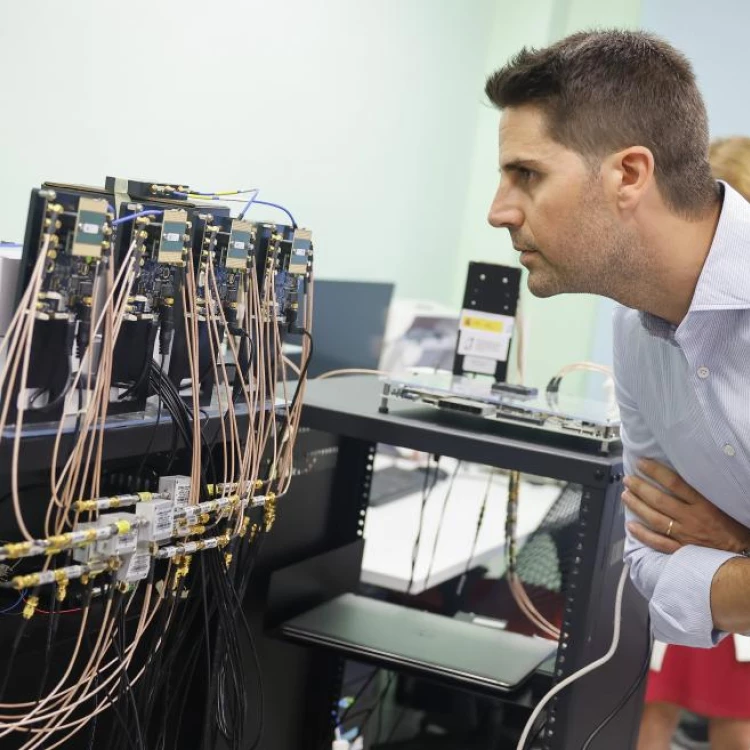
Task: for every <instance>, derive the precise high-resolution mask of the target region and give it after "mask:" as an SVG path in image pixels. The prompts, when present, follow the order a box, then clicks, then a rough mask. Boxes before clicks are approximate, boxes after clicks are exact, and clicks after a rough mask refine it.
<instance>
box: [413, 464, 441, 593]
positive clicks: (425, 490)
mask: <svg viewBox="0 0 750 750" xmlns="http://www.w3.org/2000/svg"><path fill="white" fill-rule="evenodd" d="M431 458H432V456H431V455H429V454H428V456H427V468H426V469H425V474H424V483H423V484H422V505H421V507H420V509H419V526H418V527H417V536H416V539H415V540H414V546H413V547H412V552H411V572H410V573H409V585H408V586H407V587H406V594H407V596H408V595H409V594H411V587H412V586H413V585H414V573H415V571H416V568H417V557H418V556H419V547H420V544H421V542H422V530H423V526H424V511H425V508H426V507H427V501H428V500H429V499H430V495H431V494H432V491H433V490H434V489H435V485H436V484H437V478H438V470H439V469H440V456H437V460H436V461H435V473H434V475H433V478H432V484H430V461H431Z"/></svg>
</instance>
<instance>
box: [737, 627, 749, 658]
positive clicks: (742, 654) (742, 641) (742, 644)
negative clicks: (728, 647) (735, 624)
mask: <svg viewBox="0 0 750 750" xmlns="http://www.w3.org/2000/svg"><path fill="white" fill-rule="evenodd" d="M733 637H734V656H735V658H736V659H737V661H750V638H748V637H747V636H746V635H740V634H739V633H735V634H734V636H733Z"/></svg>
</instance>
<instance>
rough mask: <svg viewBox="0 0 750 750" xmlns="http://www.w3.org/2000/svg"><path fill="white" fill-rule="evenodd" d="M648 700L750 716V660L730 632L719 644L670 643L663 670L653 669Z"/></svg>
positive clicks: (723, 715)
mask: <svg viewBox="0 0 750 750" xmlns="http://www.w3.org/2000/svg"><path fill="white" fill-rule="evenodd" d="M646 702H647V703H657V702H658V703H674V704H676V705H678V706H682V708H686V709H687V710H688V711H692V712H693V713H694V714H699V715H700V716H706V717H708V718H717V719H750V662H739V661H737V659H736V657H735V651H734V640H733V639H732V636H731V635H730V636H727V637H726V638H725V639H724V640H723V641H722V642H721V643H720V644H719V645H718V646H716V648H707V649H703V648H688V647H687V646H667V652H666V654H665V655H664V661H663V663H662V666H661V671H659V672H654V671H653V670H652V671H651V672H650V673H649V679H648V687H647V689H646Z"/></svg>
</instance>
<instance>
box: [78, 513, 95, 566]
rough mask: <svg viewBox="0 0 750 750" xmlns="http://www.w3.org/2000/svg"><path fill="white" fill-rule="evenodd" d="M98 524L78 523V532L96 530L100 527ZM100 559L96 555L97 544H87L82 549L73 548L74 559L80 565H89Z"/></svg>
mask: <svg viewBox="0 0 750 750" xmlns="http://www.w3.org/2000/svg"><path fill="white" fill-rule="evenodd" d="M98 525H99V524H97V523H77V524H76V531H84V530H86V529H94V528H96V527H97V526H98ZM97 557H99V555H97V554H96V545H95V544H86V545H84V546H82V547H73V559H74V560H75V561H76V562H79V563H88V562H91V560H92V559H95V558H97Z"/></svg>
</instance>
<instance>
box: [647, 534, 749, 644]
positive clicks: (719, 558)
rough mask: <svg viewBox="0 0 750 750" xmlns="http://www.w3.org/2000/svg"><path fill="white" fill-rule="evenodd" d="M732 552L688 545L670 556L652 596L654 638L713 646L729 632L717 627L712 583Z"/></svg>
mask: <svg viewBox="0 0 750 750" xmlns="http://www.w3.org/2000/svg"><path fill="white" fill-rule="evenodd" d="M733 557H737V555H735V554H734V553H733V552H722V551H721V550H715V549H709V548H707V547H696V546H693V545H688V546H685V547H681V548H680V549H679V550H677V552H675V553H674V554H672V555H669V559H668V561H667V563H666V565H665V566H664V568H663V569H662V572H661V575H660V576H659V580H658V582H657V584H656V587H655V589H654V594H653V596H652V597H651V604H650V607H649V608H650V612H651V627H652V629H653V631H654V637H655V638H657V639H658V640H660V641H664V642H665V643H675V644H678V645H681V646H693V647H695V648H712V647H713V646H715V645H716V644H717V643H719V641H720V640H721V639H722V638H724V636H726V635H727V634H726V633H725V632H724V631H721V630H716V628H714V623H713V617H712V615H711V582H712V581H713V578H714V575H715V574H716V571H717V570H718V569H719V568H720V567H721V566H722V565H723V564H724V563H725V562H726V561H727V560H731V559H732V558H733Z"/></svg>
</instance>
